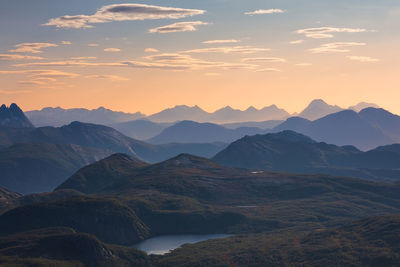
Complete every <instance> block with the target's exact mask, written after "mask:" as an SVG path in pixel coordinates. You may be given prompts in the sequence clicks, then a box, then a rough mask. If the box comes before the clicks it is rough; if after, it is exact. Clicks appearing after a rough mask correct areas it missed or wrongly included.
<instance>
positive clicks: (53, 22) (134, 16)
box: [44, 4, 206, 29]
mask: <svg viewBox="0 0 400 267" xmlns="http://www.w3.org/2000/svg"><path fill="white" fill-rule="evenodd" d="M205 12H206V11H205V10H199V9H183V8H174V7H162V6H153V5H146V4H114V5H107V6H103V7H101V8H100V9H99V10H97V12H96V13H95V14H93V15H73V16H69V15H66V16H62V17H58V18H53V19H50V20H49V21H48V22H47V23H45V24H44V25H45V26H55V27H57V28H74V29H80V28H92V27H93V24H97V23H107V22H112V21H133V20H147V19H181V18H186V17H191V16H195V15H201V14H204V13H205Z"/></svg>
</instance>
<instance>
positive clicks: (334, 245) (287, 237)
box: [156, 215, 400, 267]
mask: <svg viewBox="0 0 400 267" xmlns="http://www.w3.org/2000/svg"><path fill="white" fill-rule="evenodd" d="M156 259H157V263H158V264H159V266H206V265H212V266H377V267H380V266H398V263H399V261H400V215H390V216H380V217H372V218H368V219H364V220H361V221H355V222H352V223H349V224H346V225H344V226H341V227H337V228H328V229H326V228H322V229H318V230H315V231H312V232H311V233H301V234H290V233H289V234H288V233H286V234H285V233H279V234H272V235H271V234H257V235H250V236H238V237H231V238H228V239H221V240H212V241H207V242H202V243H199V244H194V245H185V246H183V248H180V249H177V250H175V251H173V252H172V253H169V254H166V255H165V256H163V257H156Z"/></svg>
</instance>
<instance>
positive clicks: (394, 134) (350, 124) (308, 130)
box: [273, 108, 400, 150]
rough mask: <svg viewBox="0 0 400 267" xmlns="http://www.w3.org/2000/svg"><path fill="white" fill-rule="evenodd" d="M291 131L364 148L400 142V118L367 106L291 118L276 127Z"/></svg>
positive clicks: (321, 139) (334, 142)
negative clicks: (361, 108) (321, 116)
mask: <svg viewBox="0 0 400 267" xmlns="http://www.w3.org/2000/svg"><path fill="white" fill-rule="evenodd" d="M284 130H292V131H296V132H299V133H302V134H305V135H307V136H310V137H311V138H313V139H315V140H317V141H323V142H327V143H331V144H335V145H354V146H356V147H358V148H359V149H362V150H369V149H373V148H376V147H377V146H383V145H389V144H394V143H399V142H400V117H399V116H397V115H394V114H391V113H390V112H388V111H385V110H383V109H376V108H367V109H364V110H362V111H361V112H360V113H356V112H355V111H353V110H344V111H341V112H338V113H334V114H330V115H328V116H325V117H323V118H321V119H318V120H315V121H309V120H305V119H302V118H296V117H295V118H289V119H288V120H286V121H285V122H284V123H282V124H281V125H279V126H277V127H275V128H274V129H273V131H274V132H280V131H284Z"/></svg>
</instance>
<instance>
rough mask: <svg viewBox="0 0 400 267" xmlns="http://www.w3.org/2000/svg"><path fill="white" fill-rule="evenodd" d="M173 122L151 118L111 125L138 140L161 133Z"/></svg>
mask: <svg viewBox="0 0 400 267" xmlns="http://www.w3.org/2000/svg"><path fill="white" fill-rule="evenodd" d="M171 125H173V123H156V122H152V121H149V120H134V121H128V122H121V123H115V124H111V125H109V126H110V127H112V128H114V129H116V130H117V131H119V132H121V133H123V134H124V135H126V136H129V137H132V138H134V139H138V140H147V139H150V138H152V137H154V136H156V135H158V134H160V133H161V132H162V131H163V130H164V129H165V128H167V127H169V126H171Z"/></svg>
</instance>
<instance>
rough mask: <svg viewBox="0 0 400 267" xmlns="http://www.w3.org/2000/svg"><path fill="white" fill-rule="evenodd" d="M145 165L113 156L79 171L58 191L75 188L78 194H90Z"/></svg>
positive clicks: (120, 156) (132, 159)
mask: <svg viewBox="0 0 400 267" xmlns="http://www.w3.org/2000/svg"><path fill="white" fill-rule="evenodd" d="M147 165H148V164H147V163H144V162H142V161H139V160H137V159H135V158H132V157H129V156H128V155H124V154H114V155H112V156H110V157H108V158H106V159H104V160H101V161H99V162H96V163H94V164H92V165H89V166H87V167H85V168H83V169H81V170H80V171H79V172H77V173H75V174H74V175H73V176H71V177H70V178H69V179H68V180H67V181H66V182H64V183H63V184H62V185H60V186H59V187H58V189H63V188H75V189H76V190H77V191H79V192H82V193H85V194H92V193H95V192H99V191H101V190H102V189H104V188H106V187H107V186H110V185H111V184H113V183H115V182H117V181H118V180H119V179H120V178H121V177H123V176H127V175H129V174H132V173H135V171H136V170H137V169H140V168H143V167H146V166H147Z"/></svg>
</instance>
